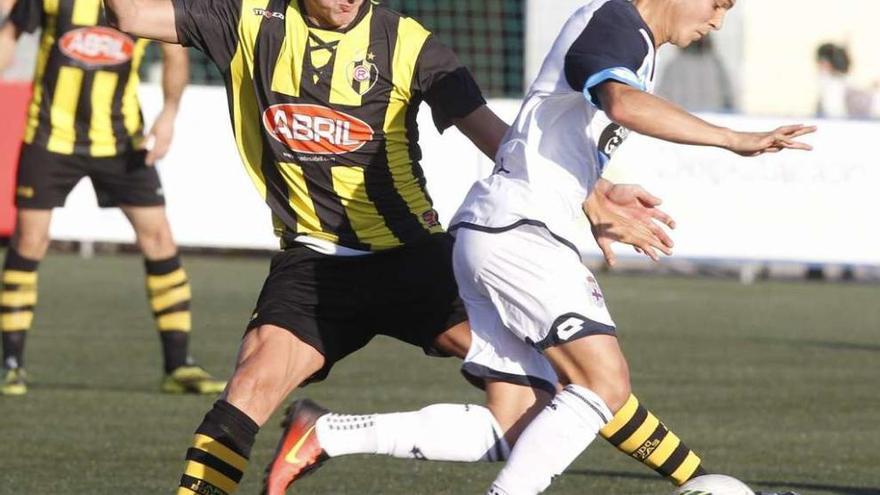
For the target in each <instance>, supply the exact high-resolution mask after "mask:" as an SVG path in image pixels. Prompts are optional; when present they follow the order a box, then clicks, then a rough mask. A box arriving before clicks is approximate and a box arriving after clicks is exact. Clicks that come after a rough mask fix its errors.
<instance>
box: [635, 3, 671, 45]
mask: <svg viewBox="0 0 880 495" xmlns="http://www.w3.org/2000/svg"><path fill="white" fill-rule="evenodd" d="M632 3H633V6H635V8H636V10H638V11H639V15H641V16H642V20H643V21H645V24H647V25H648V27H649V28H651V34H652V35H654V44H655V46H654V48H660V46H661V45H663V44H666V43H668V42H669V28H668V24H669V23H668V22H667V19H668V18H669V15H668V9H667V8H666V5H667V3H666V2H664V1H657V0H633V2H632Z"/></svg>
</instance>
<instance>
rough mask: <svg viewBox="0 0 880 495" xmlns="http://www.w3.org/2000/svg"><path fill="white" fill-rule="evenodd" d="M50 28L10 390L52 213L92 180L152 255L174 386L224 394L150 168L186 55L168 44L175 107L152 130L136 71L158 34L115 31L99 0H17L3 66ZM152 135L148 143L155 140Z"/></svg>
mask: <svg viewBox="0 0 880 495" xmlns="http://www.w3.org/2000/svg"><path fill="white" fill-rule="evenodd" d="M37 29H41V30H42V34H41V40H40V51H39V55H38V57H37V64H36V73H35V75H34V86H33V97H32V100H31V104H30V108H29V110H28V115H27V128H26V131H25V135H24V143H23V145H22V151H21V158H20V161H19V169H18V179H17V184H16V206H17V207H18V216H17V226H16V231H15V234H14V236H13V239H12V242H11V244H10V247H9V250H8V251H7V253H6V262H5V264H4V267H3V273H2V293H0V330H2V333H3V366H4V368H5V369H6V377H5V381H4V383H3V384H2V386H0V393H2V394H3V395H22V394H24V393H25V392H26V391H27V384H26V381H25V372H24V367H23V366H24V343H25V336H26V335H27V331H28V330H29V329H30V327H31V323H32V320H33V317H34V308H35V306H36V303H37V265H38V263H39V261H40V260H41V259H42V258H43V257H44V256H45V254H46V249H47V247H48V244H49V222H50V220H51V217H52V209H53V208H55V207H60V206H63V204H64V201H65V199H66V197H67V195H68V193H69V192H70V190H71V189H72V188H73V187H74V186H75V185H76V184H77V183H78V182H79V181H80V180H81V179H82V178H83V177H86V176H88V177H89V178H90V179H91V181H92V184H93V185H94V187H95V191H96V193H97V196H98V202H99V204H100V205H101V206H102V207H111V206H113V207H120V208H121V209H122V210H123V212H124V213H125V215H126V217H127V218H128V219H129V221H130V222H131V224H132V226H133V227H134V230H135V233H136V234H137V243H138V246H139V247H140V249H141V251H142V252H143V253H144V256H145V268H146V277H147V293H148V298H149V304H150V307H151V309H152V311H153V314H154V316H155V321H156V326H157V328H158V330H159V335H160V337H161V341H162V350H163V355H164V356H163V357H164V366H165V376H164V378H163V381H162V384H161V389H162V390H163V391H165V392H169V393H182V392H196V393H211V394H214V393H219V392H220V391H221V390H222V389H223V387H224V385H225V383H224V382H222V381H219V380H216V379H214V378H212V377H211V376H210V375H208V374H207V372H205V371H204V370H203V369H202V368H200V367H198V366H196V365H195V364H194V363H193V362H192V360H191V358H190V357H189V351H188V346H189V331H190V328H191V321H190V320H191V317H190V286H189V281H188V279H187V275H186V272H185V271H184V270H183V267H182V266H181V263H180V258H179V256H178V255H177V247H176V245H175V243H174V240H173V238H172V236H171V231H170V228H169V226H168V220H167V218H166V215H165V207H164V205H165V199H164V197H163V194H162V185H161V182H160V181H159V175H158V174H157V172H156V169H155V168H154V167H153V166H152V165H153V164H154V162H155V161H156V160H158V159H160V158H162V157H163V156H164V155H165V153H166V152H167V151H168V146H169V144H170V142H171V136H172V133H173V127H174V119H175V116H176V114H177V107H178V104H179V101H180V96H181V94H182V93H183V89H184V87H185V86H186V81H187V79H188V77H189V69H188V58H187V55H186V52H185V51H184V50H183V49H182V48H180V47H177V46H173V45H164V46H163V54H164V73H163V88H164V92H165V106H164V108H163V110H162V112H161V114H160V115H159V116H158V118H157V119H156V122H155V124H154V126H153V127H152V129H151V131H150V132H149V134H148V135H147V136H145V135H144V123H143V119H142V117H141V110H140V104H139V103H138V97H137V87H138V68H139V66H140V63H141V60H142V58H143V55H144V50H145V49H146V47H147V44H148V43H149V41H148V40H144V39H137V38H132V37H130V36H129V35H127V34H124V33H121V32H119V31H117V30H115V29H113V28H111V27H110V26H109V25H108V23H107V21H106V16H105V15H104V11H103V7H102V4H101V2H100V0H18V1H17V3H16V4H15V7H14V8H13V10H12V12H11V14H10V16H9V22H7V23H5V24H4V25H3V27H2V30H0V70H2V69H3V68H4V67H5V66H6V65H7V62H8V61H9V56H10V54H11V52H12V49H13V48H14V45H15V41H16V39H17V37H18V36H19V34H20V33H22V32H33V31H35V30H37ZM147 140H150V141H152V147H151V149H150V150H147V149H145V147H146V146H145V145H146V144H147V143H146V141H147Z"/></svg>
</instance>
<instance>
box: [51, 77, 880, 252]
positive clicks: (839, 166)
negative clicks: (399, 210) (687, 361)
mask: <svg viewBox="0 0 880 495" xmlns="http://www.w3.org/2000/svg"><path fill="white" fill-rule="evenodd" d="M141 94H142V101H143V104H144V114H145V116H147V118H148V119H151V118H152V117H153V116H154V115H155V114H156V113H157V112H158V110H159V108H160V106H161V90H160V89H159V88H158V87H157V86H152V85H144V86H143V88H142V91H141ZM490 105H491V106H492V108H493V109H495V111H496V112H498V113H499V114H500V115H501V116H502V117H503V118H505V119H506V120H508V121H510V120H512V119H513V117H514V116H515V114H516V112H517V111H518V109H519V102H518V101H514V100H495V101H492V102H490ZM707 118H709V119H710V120H712V121H714V122H718V123H721V124H723V125H728V126H735V127H738V128H743V129H765V128H769V127H772V126H775V125H778V124H780V123H783V122H781V121H780V120H778V119H754V118H745V117H733V116H707ZM419 122H420V124H421V131H422V140H421V143H422V148H423V151H424V155H425V159H424V162H423V166H424V168H425V172H426V174H427V176H428V185H429V188H430V192H431V195H432V196H433V198H434V200H435V202H436V204H437V209H438V210H439V211H440V214H441V219H442V220H443V221H447V220H448V219H449V218H450V216H451V214H452V213H453V212H454V211H455V209H456V208H457V207H458V204H459V203H460V201H461V200H462V198H463V197H464V195H465V193H466V192H467V190H468V188H469V187H470V184H471V183H472V182H473V181H474V180H477V179H478V178H480V177H483V176H484V175H485V174H487V173H489V171H490V170H491V163H490V162H489V160H488V159H485V158H483V157H482V156H481V155H480V154H479V152H477V151H476V149H475V148H474V147H473V146H471V145H470V144H469V143H468V142H467V140H466V139H465V138H464V137H463V136H462V135H461V134H460V133H458V131H456V130H454V129H452V130H450V131H448V132H447V133H446V135H444V136H440V135H438V134H437V132H436V131H435V130H434V128H433V126H432V125H431V119H430V113H429V111H428V109H427V107H426V108H423V109H422V112H421V114H420V118H419ZM820 126H821V128H820V132H819V133H817V134H816V135H815V136H813V137H811V138H809V141H810V142H812V143H813V144H814V145H815V147H816V150H815V151H814V152H812V153H794V152H792V153H782V154H778V155H768V156H766V157H762V158H758V159H749V160H746V159H742V158H739V157H736V156H735V155H733V154H731V153H727V152H724V151H720V150H715V149H708V148H697V147H685V146H677V145H672V144H668V143H663V142H659V141H656V140H653V139H648V138H644V137H640V136H634V137H632V138H631V139H630V140H629V141H627V143H626V144H625V145H624V146H623V147H621V149H620V150H619V153H618V155H616V156H615V159H614V161H613V162H612V164H611V165H610V166H609V170H608V172H607V174H606V175H607V176H608V177H610V178H612V179H614V180H617V181H625V182H639V183H642V184H644V185H646V186H647V187H648V188H649V189H651V190H652V191H653V192H655V193H657V194H659V195H661V196H662V197H663V198H664V199H665V200H666V204H665V205H664V207H665V208H666V209H667V210H668V211H669V213H671V214H672V215H674V216H675V217H676V219H677V220H678V222H679V228H678V230H676V231H675V233H674V237H675V239H676V241H677V249H676V255H677V256H680V257H688V258H703V259H706V258H709V259H726V260H785V261H813V262H831V263H839V262H843V263H857V264H866V265H877V266H880V233H878V230H877V229H876V228H875V225H876V218H875V214H874V212H875V211H876V200H875V199H873V198H876V194H875V190H876V187H877V184H880V166H878V163H877V159H876V154H875V153H873V146H872V145H873V143H874V142H875V141H876V139H877V136H880V123H868V122H845V121H828V122H821V123H820ZM159 170H160V173H161V175H162V179H163V181H164V185H165V192H166V195H167V199H168V212H169V216H170V219H171V223H172V227H173V229H174V234H175V236H176V238H177V240H178V242H179V243H180V244H182V245H187V246H208V247H235V248H256V249H273V248H276V247H277V246H278V242H277V240H276V239H275V237H274V236H273V235H272V227H271V222H270V220H269V212H268V208H267V207H266V206H265V205H264V204H263V202H262V200H261V199H260V198H259V196H258V195H257V193H256V190H255V189H254V187H253V186H252V185H251V182H250V179H249V178H248V176H247V175H246V174H245V172H244V169H243V167H242V165H241V163H240V161H239V158H238V153H237V151H236V150H235V146H234V141H233V139H232V131H231V129H230V125H229V117H228V114H227V107H226V96H225V93H224V92H223V90H222V89H221V88H214V87H211V88H208V87H192V88H189V89H188V90H187V92H186V94H185V96H184V99H183V103H182V108H181V112H180V117H179V120H178V123H177V135H176V139H175V142H174V144H173V146H172V149H171V152H170V153H169V155H168V157H167V158H166V159H165V160H164V161H163V162H162V163H161V164H160V165H159ZM584 229H585V232H586V229H587V226H586V224H585V226H584ZM52 235H53V237H54V238H56V239H69V240H85V241H111V242H132V241H133V240H134V236H133V235H132V233H131V230H130V228H129V227H128V224H127V223H126V222H125V220H124V218H123V217H122V215H121V214H120V213H119V212H118V210H113V209H110V210H100V209H98V208H97V207H96V206H95V199H94V192H93V191H92V189H91V186H90V185H89V184H88V182H87V181H84V182H83V183H81V184H80V185H79V186H78V187H77V188H76V190H75V191H74V193H73V194H72V195H71V196H70V198H69V199H68V202H67V208H64V209H59V210H56V214H55V217H54V219H53V222H52ZM585 235H586V234H585ZM592 252H593V254H598V251H596V250H593V251H592ZM627 253H631V251H630V250H627V249H621V250H620V254H622V255H626V254H627Z"/></svg>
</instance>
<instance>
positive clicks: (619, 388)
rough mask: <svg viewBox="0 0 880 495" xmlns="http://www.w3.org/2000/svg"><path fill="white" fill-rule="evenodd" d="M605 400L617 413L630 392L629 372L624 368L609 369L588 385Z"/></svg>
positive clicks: (612, 410)
mask: <svg viewBox="0 0 880 495" xmlns="http://www.w3.org/2000/svg"><path fill="white" fill-rule="evenodd" d="M588 388H590V389H591V390H592V391H593V392H595V393H596V395H598V396H599V397H601V398H602V400H603V401H605V405H606V406H608V409H610V410H611V412H613V413H615V414H616V413H617V411H619V410H620V408H621V407H623V405H624V404H626V401H627V400H628V399H629V396H630V394H631V393H632V388H631V386H630V381H629V373H628V372H626V370H611V371H609V372H608V373H605V374H603V376H602V377H601V378H600V379H597V380H593V381H592V383H591V385H590V386H589V387H588Z"/></svg>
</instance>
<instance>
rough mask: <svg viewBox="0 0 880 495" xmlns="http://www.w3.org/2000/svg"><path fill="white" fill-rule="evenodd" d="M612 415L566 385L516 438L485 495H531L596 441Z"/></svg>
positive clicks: (592, 395) (599, 402)
mask: <svg viewBox="0 0 880 495" xmlns="http://www.w3.org/2000/svg"><path fill="white" fill-rule="evenodd" d="M613 416H614V415H613V414H611V411H610V410H608V406H607V405H605V402H604V401H603V400H602V399H601V398H600V397H599V396H598V395H596V394H595V393H593V392H592V391H590V390H589V389H586V388H584V387H581V386H578V385H569V386H567V387H565V388H564V389H563V390H562V391H561V392H559V393H558V394H556V397H554V398H553V401H552V402H550V404H548V405H547V407H545V408H544V410H543V411H541V413H540V414H538V416H537V417H536V418H535V419H534V420H532V422H531V423H530V424H529V426H528V427H527V428H526V429H525V431H524V432H523V433H522V435H520V437H519V440H517V442H516V445H515V446H514V447H513V452H511V453H510V459H509V460H508V461H507V464H505V465H504V469H502V470H501V473H500V474H499V475H498V477H497V478H496V479H495V482H494V483H493V484H492V486H491V487H490V488H489V491H488V492H487V495H535V494H537V493H541V492H543V491H544V490H546V489H547V487H548V486H550V481H551V480H552V479H553V477H554V476H557V475H560V474H562V472H563V471H565V468H567V467H568V465H569V464H571V463H572V462H574V460H575V459H576V458H577V456H578V455H580V453H581V452H583V451H584V449H586V448H587V446H588V445H590V442H592V441H593V439H594V438H596V433H598V432H599V429H601V428H602V427H603V426H605V424H606V423H608V421H610V420H611V418H612V417H613Z"/></svg>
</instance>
